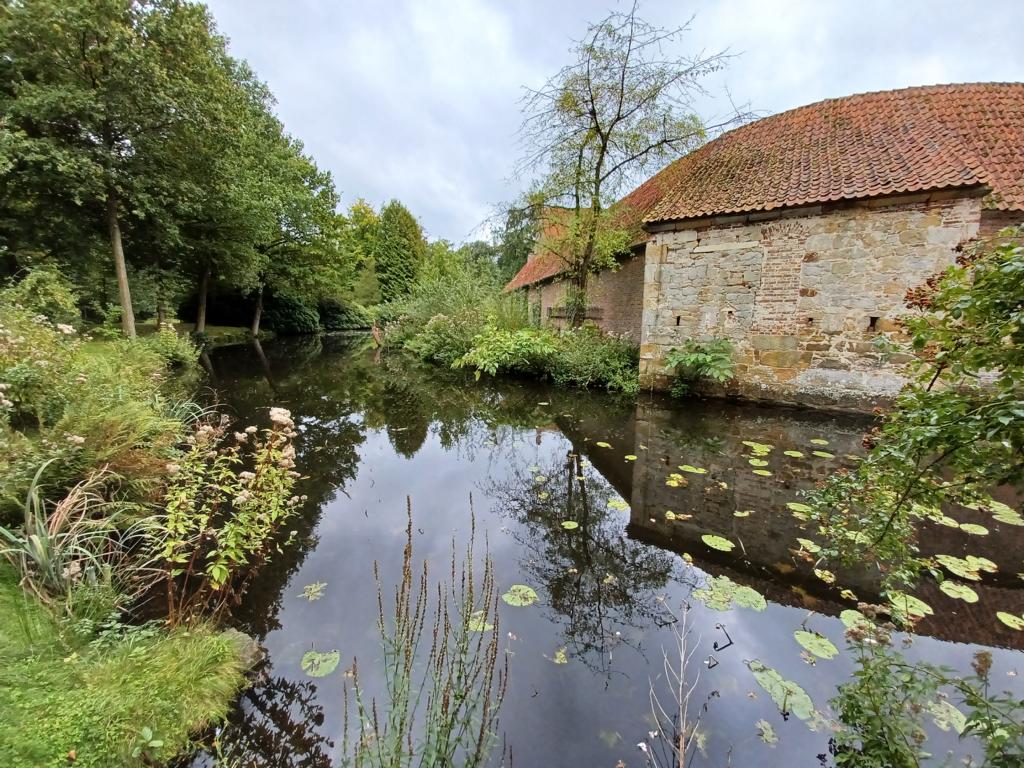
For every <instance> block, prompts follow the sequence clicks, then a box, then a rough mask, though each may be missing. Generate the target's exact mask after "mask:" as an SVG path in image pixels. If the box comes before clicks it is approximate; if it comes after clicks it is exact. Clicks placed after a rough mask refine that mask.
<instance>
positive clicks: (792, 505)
mask: <svg viewBox="0 0 1024 768" xmlns="http://www.w3.org/2000/svg"><path fill="white" fill-rule="evenodd" d="M786 507H787V508H789V509H791V510H793V511H794V512H804V513H807V512H810V511H811V507H810V506H809V505H807V504H803V503H801V502H799V501H790V502H787V503H786Z"/></svg>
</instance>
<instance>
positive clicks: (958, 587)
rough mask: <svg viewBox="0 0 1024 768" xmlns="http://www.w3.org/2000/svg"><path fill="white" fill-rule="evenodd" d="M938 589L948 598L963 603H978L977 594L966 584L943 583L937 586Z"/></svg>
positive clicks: (956, 582)
mask: <svg viewBox="0 0 1024 768" xmlns="http://www.w3.org/2000/svg"><path fill="white" fill-rule="evenodd" d="M939 589H941V590H942V591H943V593H945V594H947V595H949V596H950V597H953V598H956V599H957V600H963V601H964V602H965V603H976V602H978V593H977V592H975V591H974V590H973V589H971V588H970V587H969V586H967V585H966V584H961V583H960V582H958V581H944V582H942V583H941V584H939Z"/></svg>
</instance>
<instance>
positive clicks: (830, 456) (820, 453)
mask: <svg viewBox="0 0 1024 768" xmlns="http://www.w3.org/2000/svg"><path fill="white" fill-rule="evenodd" d="M811 455H812V456H817V457H818V458H819V459H834V458H835V457H836V455H835V454H834V453H829V452H828V451H811Z"/></svg>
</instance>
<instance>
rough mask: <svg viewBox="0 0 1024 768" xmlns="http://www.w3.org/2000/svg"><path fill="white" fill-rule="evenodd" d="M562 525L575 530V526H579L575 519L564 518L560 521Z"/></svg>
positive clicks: (569, 529) (566, 528)
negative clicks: (564, 519)
mask: <svg viewBox="0 0 1024 768" xmlns="http://www.w3.org/2000/svg"><path fill="white" fill-rule="evenodd" d="M562 527H563V528H565V530H567V531H575V530H576V529H577V528H579V527H580V524H579V523H577V522H576V521H575V520H566V521H564V522H563V523H562Z"/></svg>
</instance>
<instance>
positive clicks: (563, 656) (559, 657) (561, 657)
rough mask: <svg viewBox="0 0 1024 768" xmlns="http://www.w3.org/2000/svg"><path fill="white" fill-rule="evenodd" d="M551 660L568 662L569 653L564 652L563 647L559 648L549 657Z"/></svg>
mask: <svg viewBox="0 0 1024 768" xmlns="http://www.w3.org/2000/svg"><path fill="white" fill-rule="evenodd" d="M551 660H552V661H553V662H555V664H568V663H569V655H568V654H567V653H566V652H565V648H559V649H558V650H557V651H555V655H554V656H553V657H551Z"/></svg>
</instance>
